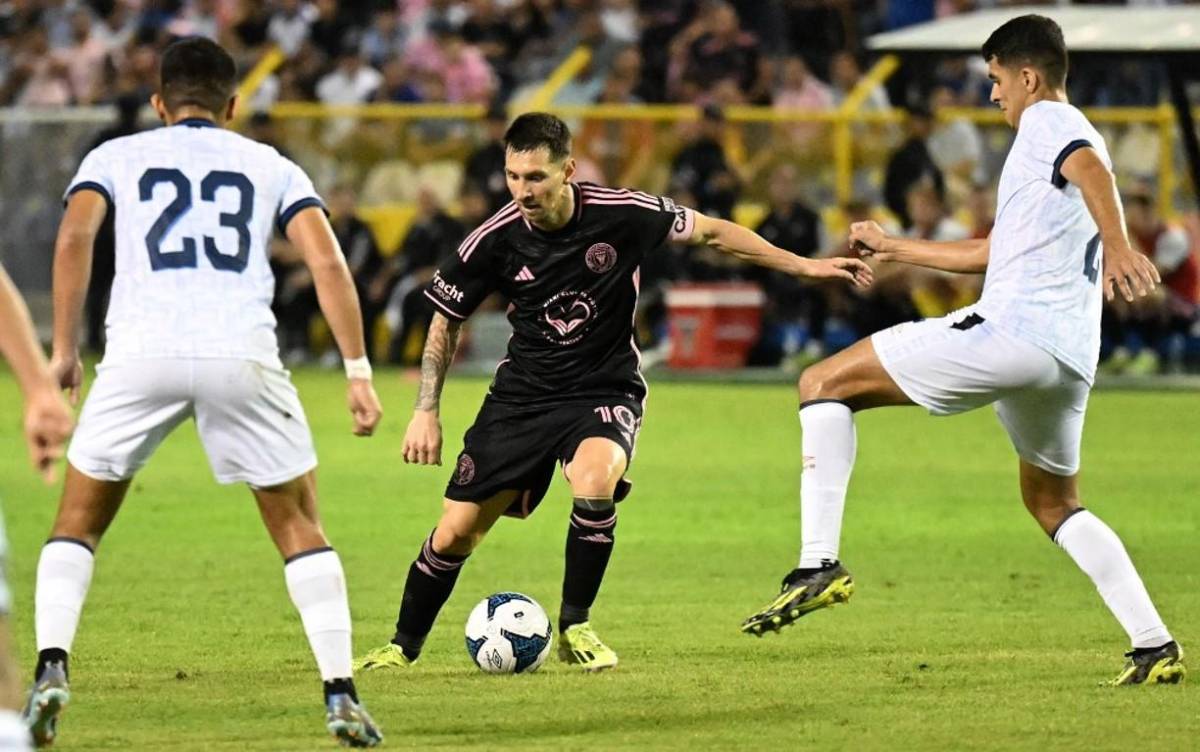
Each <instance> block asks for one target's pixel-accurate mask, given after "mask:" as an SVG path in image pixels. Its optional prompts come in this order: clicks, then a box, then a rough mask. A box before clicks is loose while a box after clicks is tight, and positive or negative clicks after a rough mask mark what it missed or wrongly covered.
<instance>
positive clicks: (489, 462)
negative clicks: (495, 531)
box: [446, 395, 642, 517]
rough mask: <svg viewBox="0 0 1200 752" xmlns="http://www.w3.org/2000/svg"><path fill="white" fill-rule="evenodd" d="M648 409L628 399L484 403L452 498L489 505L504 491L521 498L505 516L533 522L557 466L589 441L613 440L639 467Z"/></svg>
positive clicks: (459, 464) (460, 462)
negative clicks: (637, 451)
mask: <svg viewBox="0 0 1200 752" xmlns="http://www.w3.org/2000/svg"><path fill="white" fill-rule="evenodd" d="M641 426H642V403H641V402H640V401H639V400H636V399H634V398H633V397H631V396H627V395H618V396H616V397H594V398H586V399H574V400H569V401H564V402H558V403H552V404H537V405H531V406H526V405H517V404H512V403H507V402H496V401H495V400H493V399H492V398H491V397H490V396H489V397H488V398H487V399H485V400H484V401H483V407H481V408H480V409H479V415H477V416H476V417H475V423H474V424H473V425H472V426H471V427H470V428H468V429H467V433H466V435H465V436H464V437H463V450H462V453H460V454H459V455H458V462H457V463H456V464H455V467H454V475H453V477H451V478H450V483H449V484H447V486H446V498H448V499H453V500H455V501H476V502H481V501H486V500H488V499H490V498H492V497H493V496H495V495H496V494H498V493H500V492H501V491H507V490H515V491H519V492H520V494H519V495H518V497H517V500H516V501H514V502H513V504H512V506H510V507H509V508H508V511H507V512H505V514H507V515H509V516H510V517H528V516H529V515H530V514H531V513H532V512H533V510H534V509H536V508H537V505H538V504H539V503H540V502H541V500H542V497H543V496H545V495H546V489H548V488H549V487H550V481H551V479H553V477H554V467H555V465H556V464H560V463H561V464H563V465H566V464H567V463H568V462H570V461H571V458H572V457H574V456H575V450H576V449H577V448H578V447H579V445H580V444H581V443H582V442H583V440H584V439H588V438H592V437H593V436H598V437H601V438H605V439H611V440H612V441H615V442H616V443H617V444H619V445H620V446H621V448H622V449H624V450H625V458H626V460H627V461H629V462H632V461H633V450H634V445H635V443H636V442H637V434H638V429H640V428H641Z"/></svg>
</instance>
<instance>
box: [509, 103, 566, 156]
mask: <svg viewBox="0 0 1200 752" xmlns="http://www.w3.org/2000/svg"><path fill="white" fill-rule="evenodd" d="M504 147H505V148H506V149H512V150H513V151H536V150H537V149H540V148H542V147H545V148H546V149H547V150H548V151H549V152H550V159H552V160H553V161H555V162H558V161H560V160H562V159H566V158H567V156H569V155H570V154H571V129H570V128H568V127H567V124H566V123H564V122H563V121H562V120H560V119H559V118H557V117H555V116H554V115H551V114H550V113H548V112H527V113H525V114H524V115H521V116H520V117H518V118H517V119H516V120H514V121H513V122H512V125H510V126H508V130H507V131H505V133H504Z"/></svg>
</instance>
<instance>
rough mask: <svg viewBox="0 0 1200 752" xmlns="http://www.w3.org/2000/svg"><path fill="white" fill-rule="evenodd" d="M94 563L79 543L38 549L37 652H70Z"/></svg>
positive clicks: (63, 542) (56, 543) (61, 542)
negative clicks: (39, 554)
mask: <svg viewBox="0 0 1200 752" xmlns="http://www.w3.org/2000/svg"><path fill="white" fill-rule="evenodd" d="M95 561H96V559H95V557H94V556H93V555H92V551H91V549H90V548H88V547H87V546H85V545H83V544H82V543H80V542H76V541H72V540H65V539H61V538H60V539H55V540H51V541H50V542H48V543H47V544H46V545H45V546H43V547H42V555H41V558H39V559H38V568H37V586H36V588H35V591H34V621H35V623H36V632H37V648H38V651H39V652H40V651H42V650H46V649H48V648H59V649H61V650H64V651H66V652H68V653H70V652H71V643H72V642H74V641H75V632H76V631H77V630H78V629H79V613H80V612H81V611H82V610H83V601H84V599H85V598H86V597H87V592H88V586H89V585H91V583H92V568H93V566H94V564H95Z"/></svg>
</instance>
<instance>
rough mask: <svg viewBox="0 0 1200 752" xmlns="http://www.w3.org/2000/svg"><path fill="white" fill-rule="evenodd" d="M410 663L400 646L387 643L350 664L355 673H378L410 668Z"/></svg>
mask: <svg viewBox="0 0 1200 752" xmlns="http://www.w3.org/2000/svg"><path fill="white" fill-rule="evenodd" d="M412 663H413V662H412V661H411V660H409V658H408V656H406V655H405V654H404V651H403V650H401V649H400V646H399V645H397V644H396V643H394V642H389V643H388V644H386V645H384V646H383V647H381V648H375V649H374V650H372V651H370V652H369V653H367V654H366V655H364V656H362V657H360V658H355V659H354V663H352V664H350V666H351V668H353V669H354V671H355V672H359V671H378V670H381V669H387V668H404V667H405V666H411V665H412Z"/></svg>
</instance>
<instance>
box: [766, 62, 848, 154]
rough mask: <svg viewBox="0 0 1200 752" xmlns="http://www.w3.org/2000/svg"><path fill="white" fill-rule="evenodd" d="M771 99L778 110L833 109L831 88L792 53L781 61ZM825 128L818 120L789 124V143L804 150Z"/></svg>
mask: <svg viewBox="0 0 1200 752" xmlns="http://www.w3.org/2000/svg"><path fill="white" fill-rule="evenodd" d="M771 101H772V104H773V105H774V107H775V109H777V110H815V111H824V110H830V109H833V91H832V90H831V89H830V88H829V86H827V85H826V84H825V83H823V82H822V81H821V80H820V79H818V78H817V77H816V76H814V75H813V74H812V72H810V71H809V69H808V65H807V64H806V63H805V62H804V58H802V57H800V56H798V55H793V56H791V57H788V58H786V59H785V60H784V61H783V68H782V70H781V71H780V76H779V84H778V85H777V86H776V87H775V91H774V92H773V96H772V98H771ZM824 130H825V128H824V126H823V125H822V124H820V123H798V124H796V125H792V126H788V128H787V129H786V133H787V134H788V136H789V137H790V139H791V142H792V146H794V147H796V148H797V149H798V150H800V151H801V152H806V151H811V149H812V147H814V146H815V145H816V143H815V142H816V140H817V139H818V138H819V137H820V136H821V134H822V133H823V132H824Z"/></svg>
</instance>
